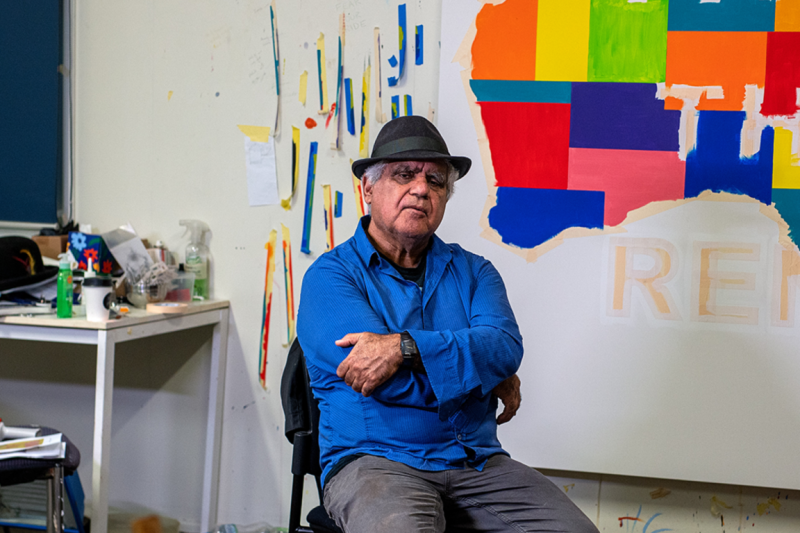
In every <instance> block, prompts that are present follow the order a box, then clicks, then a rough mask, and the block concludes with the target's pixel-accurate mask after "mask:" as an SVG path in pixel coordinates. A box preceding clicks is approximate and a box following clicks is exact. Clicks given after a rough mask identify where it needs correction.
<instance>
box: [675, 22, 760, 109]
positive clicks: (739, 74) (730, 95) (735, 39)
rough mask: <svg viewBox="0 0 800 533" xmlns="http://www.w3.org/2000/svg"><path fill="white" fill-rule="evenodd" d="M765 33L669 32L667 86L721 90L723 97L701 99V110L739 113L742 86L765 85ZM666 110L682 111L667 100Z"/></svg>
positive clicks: (703, 97) (743, 93) (676, 104)
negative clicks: (719, 88)
mask: <svg viewBox="0 0 800 533" xmlns="http://www.w3.org/2000/svg"><path fill="white" fill-rule="evenodd" d="M766 68H767V34H766V32H746V31H735V32H734V31H718V32H705V31H671V32H668V33H667V82H666V85H667V86H668V87H669V86H671V85H691V86H693V87H722V90H723V93H724V97H723V98H714V99H710V98H708V97H707V95H706V94H703V96H701V97H700V104H699V105H698V106H697V109H698V110H700V111H741V110H742V109H743V108H744V96H745V85H758V86H759V87H763V86H764V77H765V73H766ZM664 107H665V108H666V109H681V106H680V105H679V101H678V102H676V101H675V100H674V99H669V100H668V101H666V102H665V105H664Z"/></svg>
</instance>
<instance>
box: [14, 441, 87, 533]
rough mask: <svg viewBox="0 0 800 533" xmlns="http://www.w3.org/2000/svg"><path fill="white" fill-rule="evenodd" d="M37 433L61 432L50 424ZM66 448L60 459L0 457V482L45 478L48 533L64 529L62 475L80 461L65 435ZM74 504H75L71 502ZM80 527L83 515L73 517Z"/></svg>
mask: <svg viewBox="0 0 800 533" xmlns="http://www.w3.org/2000/svg"><path fill="white" fill-rule="evenodd" d="M40 429H41V431H40V433H39V434H40V435H41V436H47V435H54V434H56V433H60V432H59V431H56V430H54V429H52V428H46V427H43V428H40ZM61 438H62V442H66V443H67V451H66V454H65V457H64V458H63V459H28V458H24V457H15V458H13V459H3V460H1V461H0V486H9V485H18V484H20V483H30V482H32V481H36V480H37V479H46V480H47V533H62V532H63V531H64V478H65V477H66V476H69V475H72V474H73V473H74V472H75V470H77V468H78V466H79V465H80V463H81V453H80V452H79V451H78V448H76V447H75V445H74V444H72V442H71V441H70V440H69V439H68V438H67V436H66V435H63V434H62V436H61ZM73 508H74V505H73ZM76 522H77V524H78V528H79V530H82V529H83V517H80V519H78V517H76Z"/></svg>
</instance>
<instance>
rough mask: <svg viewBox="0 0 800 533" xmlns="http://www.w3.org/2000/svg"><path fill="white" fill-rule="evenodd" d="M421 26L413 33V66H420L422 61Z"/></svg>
mask: <svg viewBox="0 0 800 533" xmlns="http://www.w3.org/2000/svg"><path fill="white" fill-rule="evenodd" d="M424 29H425V28H423V27H422V24H419V25H418V26H417V31H416V33H414V64H415V65H421V64H422V61H423V54H422V47H423V42H424V39H423V36H422V34H423V30H424Z"/></svg>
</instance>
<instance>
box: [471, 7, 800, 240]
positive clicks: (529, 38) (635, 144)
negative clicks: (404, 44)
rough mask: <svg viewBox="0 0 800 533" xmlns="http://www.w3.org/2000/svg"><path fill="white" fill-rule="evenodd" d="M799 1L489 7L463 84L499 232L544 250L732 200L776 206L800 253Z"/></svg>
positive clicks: (490, 218) (491, 220)
mask: <svg viewBox="0 0 800 533" xmlns="http://www.w3.org/2000/svg"><path fill="white" fill-rule="evenodd" d="M798 4H800V2H797V1H795V0H778V1H765V0H722V1H717V2H701V1H699V0H671V1H668V0H646V1H645V0H638V1H635V0H505V1H504V2H499V3H498V2H495V3H489V2H487V3H485V4H484V5H483V7H482V8H481V9H480V12H479V13H478V15H477V17H476V19H475V26H474V28H473V32H472V35H471V36H469V37H468V39H469V38H472V41H471V43H469V42H468V43H467V44H469V52H470V54H469V62H468V63H467V64H466V65H465V66H468V67H470V70H468V74H469V77H468V79H467V80H466V82H467V83H466V84H465V87H466V88H467V91H468V98H469V99H470V102H471V105H472V111H473V117H474V122H475V126H476V130H477V133H478V137H479V138H480V139H481V140H483V141H485V142H484V144H483V148H482V156H483V160H484V161H483V164H484V169H485V170H486V175H487V179H489V180H490V186H494V187H493V192H494V204H493V205H492V206H491V208H490V209H487V213H486V222H487V223H488V226H489V227H490V228H491V230H492V231H493V232H494V233H493V234H494V235H496V236H499V239H500V240H501V241H502V243H503V244H504V245H507V246H509V247H511V248H516V249H523V250H535V249H537V247H539V246H541V245H543V244H544V243H547V242H548V241H550V240H552V239H553V238H556V237H559V236H562V235H563V232H564V231H566V230H572V229H573V228H582V229H585V230H598V229H599V230H602V229H604V228H605V229H607V228H609V227H615V226H619V225H621V224H622V223H623V222H624V221H625V220H626V219H628V220H629V221H630V220H631V218H629V217H631V215H634V216H633V218H637V217H639V218H640V217H641V216H643V215H642V213H643V212H642V211H639V212H638V213H635V212H637V210H641V209H643V208H645V209H647V208H652V204H654V203H655V202H665V201H672V202H678V203H680V202H682V201H687V200H689V199H692V198H697V197H699V196H701V195H704V197H706V196H708V195H709V194H713V193H729V194H734V195H740V196H744V197H747V200H748V201H749V200H751V199H752V200H755V201H758V202H761V203H762V204H764V205H765V206H770V207H774V209H775V210H776V213H777V214H776V215H775V218H776V220H778V219H782V220H783V221H784V222H785V223H786V224H788V226H789V232H790V233H789V238H791V239H792V241H793V242H794V243H795V244H798V243H800V128H799V127H798V124H799V123H800V114H798V109H800V16H798V15H797V13H798V11H799V10H798V7H797V6H798ZM462 64H464V63H463V62H462ZM676 205H677V204H676ZM787 242H788V241H787Z"/></svg>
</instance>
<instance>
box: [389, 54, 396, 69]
mask: <svg viewBox="0 0 800 533" xmlns="http://www.w3.org/2000/svg"><path fill="white" fill-rule="evenodd" d="M389 65H390V66H391V67H392V68H394V67H396V66H397V58H396V57H395V56H392V57H390V58H389Z"/></svg>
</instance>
